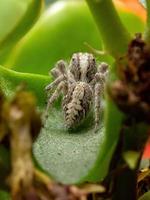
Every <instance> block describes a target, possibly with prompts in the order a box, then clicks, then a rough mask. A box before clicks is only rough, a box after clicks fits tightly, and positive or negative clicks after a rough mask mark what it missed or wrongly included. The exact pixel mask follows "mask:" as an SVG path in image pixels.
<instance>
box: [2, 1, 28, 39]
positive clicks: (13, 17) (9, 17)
mask: <svg viewBox="0 0 150 200" xmlns="http://www.w3.org/2000/svg"><path fill="white" fill-rule="evenodd" d="M29 3H30V0H27V1H22V0H21V1H20V0H1V1H0V42H2V41H3V40H4V38H6V36H7V35H8V34H9V33H10V32H11V31H12V30H13V29H14V27H16V25H17V24H18V23H19V21H20V20H21V18H22V17H23V15H24V13H25V12H26V9H27V6H28V4H29Z"/></svg>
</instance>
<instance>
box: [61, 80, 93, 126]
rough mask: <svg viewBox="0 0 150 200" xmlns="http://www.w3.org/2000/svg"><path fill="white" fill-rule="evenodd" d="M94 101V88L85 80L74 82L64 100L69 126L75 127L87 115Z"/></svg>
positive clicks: (66, 119) (66, 121)
mask: <svg viewBox="0 0 150 200" xmlns="http://www.w3.org/2000/svg"><path fill="white" fill-rule="evenodd" d="M91 103H92V89H91V87H90V86H89V85H88V84H87V83H85V82H77V83H76V84H72V86H71V87H70V89H69V91H68V94H67V95H66V96H65V97H64V100H63V110H64V116H65V123H66V126H67V128H75V127H76V126H78V125H79V124H80V123H81V121H82V120H83V119H84V118H85V117H86V115H87V113H88V112H89V109H90V106H91Z"/></svg>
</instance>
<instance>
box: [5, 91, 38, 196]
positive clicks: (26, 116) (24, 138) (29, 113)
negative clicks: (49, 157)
mask: <svg viewBox="0 0 150 200" xmlns="http://www.w3.org/2000/svg"><path fill="white" fill-rule="evenodd" d="M3 117H4V120H5V121H6V123H7V127H8V129H9V137H10V149H11V165H12V172H11V175H10V180H9V182H10V186H11V193H12V199H13V200H21V199H38V198H36V195H35V191H34V188H33V187H32V185H33V178H34V165H33V162H32V153H31V152H32V127H33V122H34V123H35V124H38V126H37V127H38V128H37V130H36V134H38V133H39V131H40V124H41V120H40V115H39V114H38V113H37V112H36V101H35V98H34V96H33V95H32V94H31V93H29V92H25V91H21V90H20V91H18V92H17V93H16V94H15V96H14V97H13V99H12V100H11V101H10V102H5V105H4V112H3ZM34 126H35V125H34Z"/></svg>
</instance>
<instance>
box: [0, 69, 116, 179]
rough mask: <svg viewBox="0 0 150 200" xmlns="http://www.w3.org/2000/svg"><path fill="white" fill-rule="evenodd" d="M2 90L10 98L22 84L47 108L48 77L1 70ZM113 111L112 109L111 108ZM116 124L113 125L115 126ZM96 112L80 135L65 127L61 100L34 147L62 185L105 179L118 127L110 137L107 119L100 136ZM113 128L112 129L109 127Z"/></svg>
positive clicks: (50, 113) (41, 105)
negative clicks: (107, 130)
mask: <svg viewBox="0 0 150 200" xmlns="http://www.w3.org/2000/svg"><path fill="white" fill-rule="evenodd" d="M0 74H1V77H0V83H1V88H2V90H3V91H4V93H5V94H6V95H8V96H9V95H11V94H12V93H14V91H15V88H16V86H17V85H18V84H20V83H21V82H26V84H27V87H28V89H29V90H31V91H33V92H34V94H35V95H36V97H37V100H38V105H39V107H40V108H41V109H42V110H43V109H44V108H45V101H46V98H45V94H44V87H45V86H46V85H47V84H48V83H49V82H50V78H49V77H47V76H42V75H36V74H25V73H18V72H14V71H12V70H8V69H6V68H4V67H0ZM111 108H112V107H111ZM111 125H112V124H111ZM93 126H94V124H93V117H92V113H91V115H89V117H88V118H87V119H86V121H85V123H84V124H83V126H82V127H80V129H78V130H77V131H76V132H68V131H67V130H66V128H65V124H64V120H63V114H62V109H61V106H60V101H58V103H57V104H56V105H55V106H54V107H53V109H52V110H51V111H49V118H48V120H47V121H46V124H45V127H44V128H43V129H42V131H41V133H40V135H39V137H38V139H37V141H36V142H35V144H34V148H33V153H34V157H35V159H36V160H37V161H38V163H39V164H40V166H41V167H42V168H43V169H44V170H46V171H47V172H48V173H49V174H50V175H51V176H52V177H54V178H55V179H56V180H58V181H60V182H62V183H80V182H85V181H93V182H94V181H98V180H101V179H103V178H104V177H105V175H106V174H107V172H108V168H109V163H110V160H111V157H112V154H113V151H114V148H115V145H116V142H117V140H116V138H115V137H116V130H117V129H118V127H116V124H113V129H111V130H112V132H111V135H106V133H105V130H104V123H103V118H101V122H100V127H99V130H98V132H97V133H95V132H94V129H93ZM109 128H111V127H109Z"/></svg>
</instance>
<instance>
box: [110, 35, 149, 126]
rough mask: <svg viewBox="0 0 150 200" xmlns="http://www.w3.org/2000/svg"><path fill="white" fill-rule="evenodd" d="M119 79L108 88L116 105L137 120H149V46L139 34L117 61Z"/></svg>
mask: <svg viewBox="0 0 150 200" xmlns="http://www.w3.org/2000/svg"><path fill="white" fill-rule="evenodd" d="M118 72H119V74H118V75H119V79H120V80H118V81H115V83H114V84H113V85H112V87H111V89H110V94H111V96H112V98H113V99H114V100H115V102H116V103H117V105H118V107H119V108H120V109H121V110H122V111H123V112H125V113H126V114H128V115H131V116H132V117H134V118H135V119H136V120H138V121H143V122H147V123H149V122H150V94H149V93H150V47H149V46H148V45H147V44H146V43H145V41H144V40H143V39H142V36H141V34H136V37H135V38H134V39H133V40H132V41H131V42H130V44H129V47H128V52H127V55H126V56H125V57H124V58H123V59H120V61H119V62H118Z"/></svg>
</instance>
